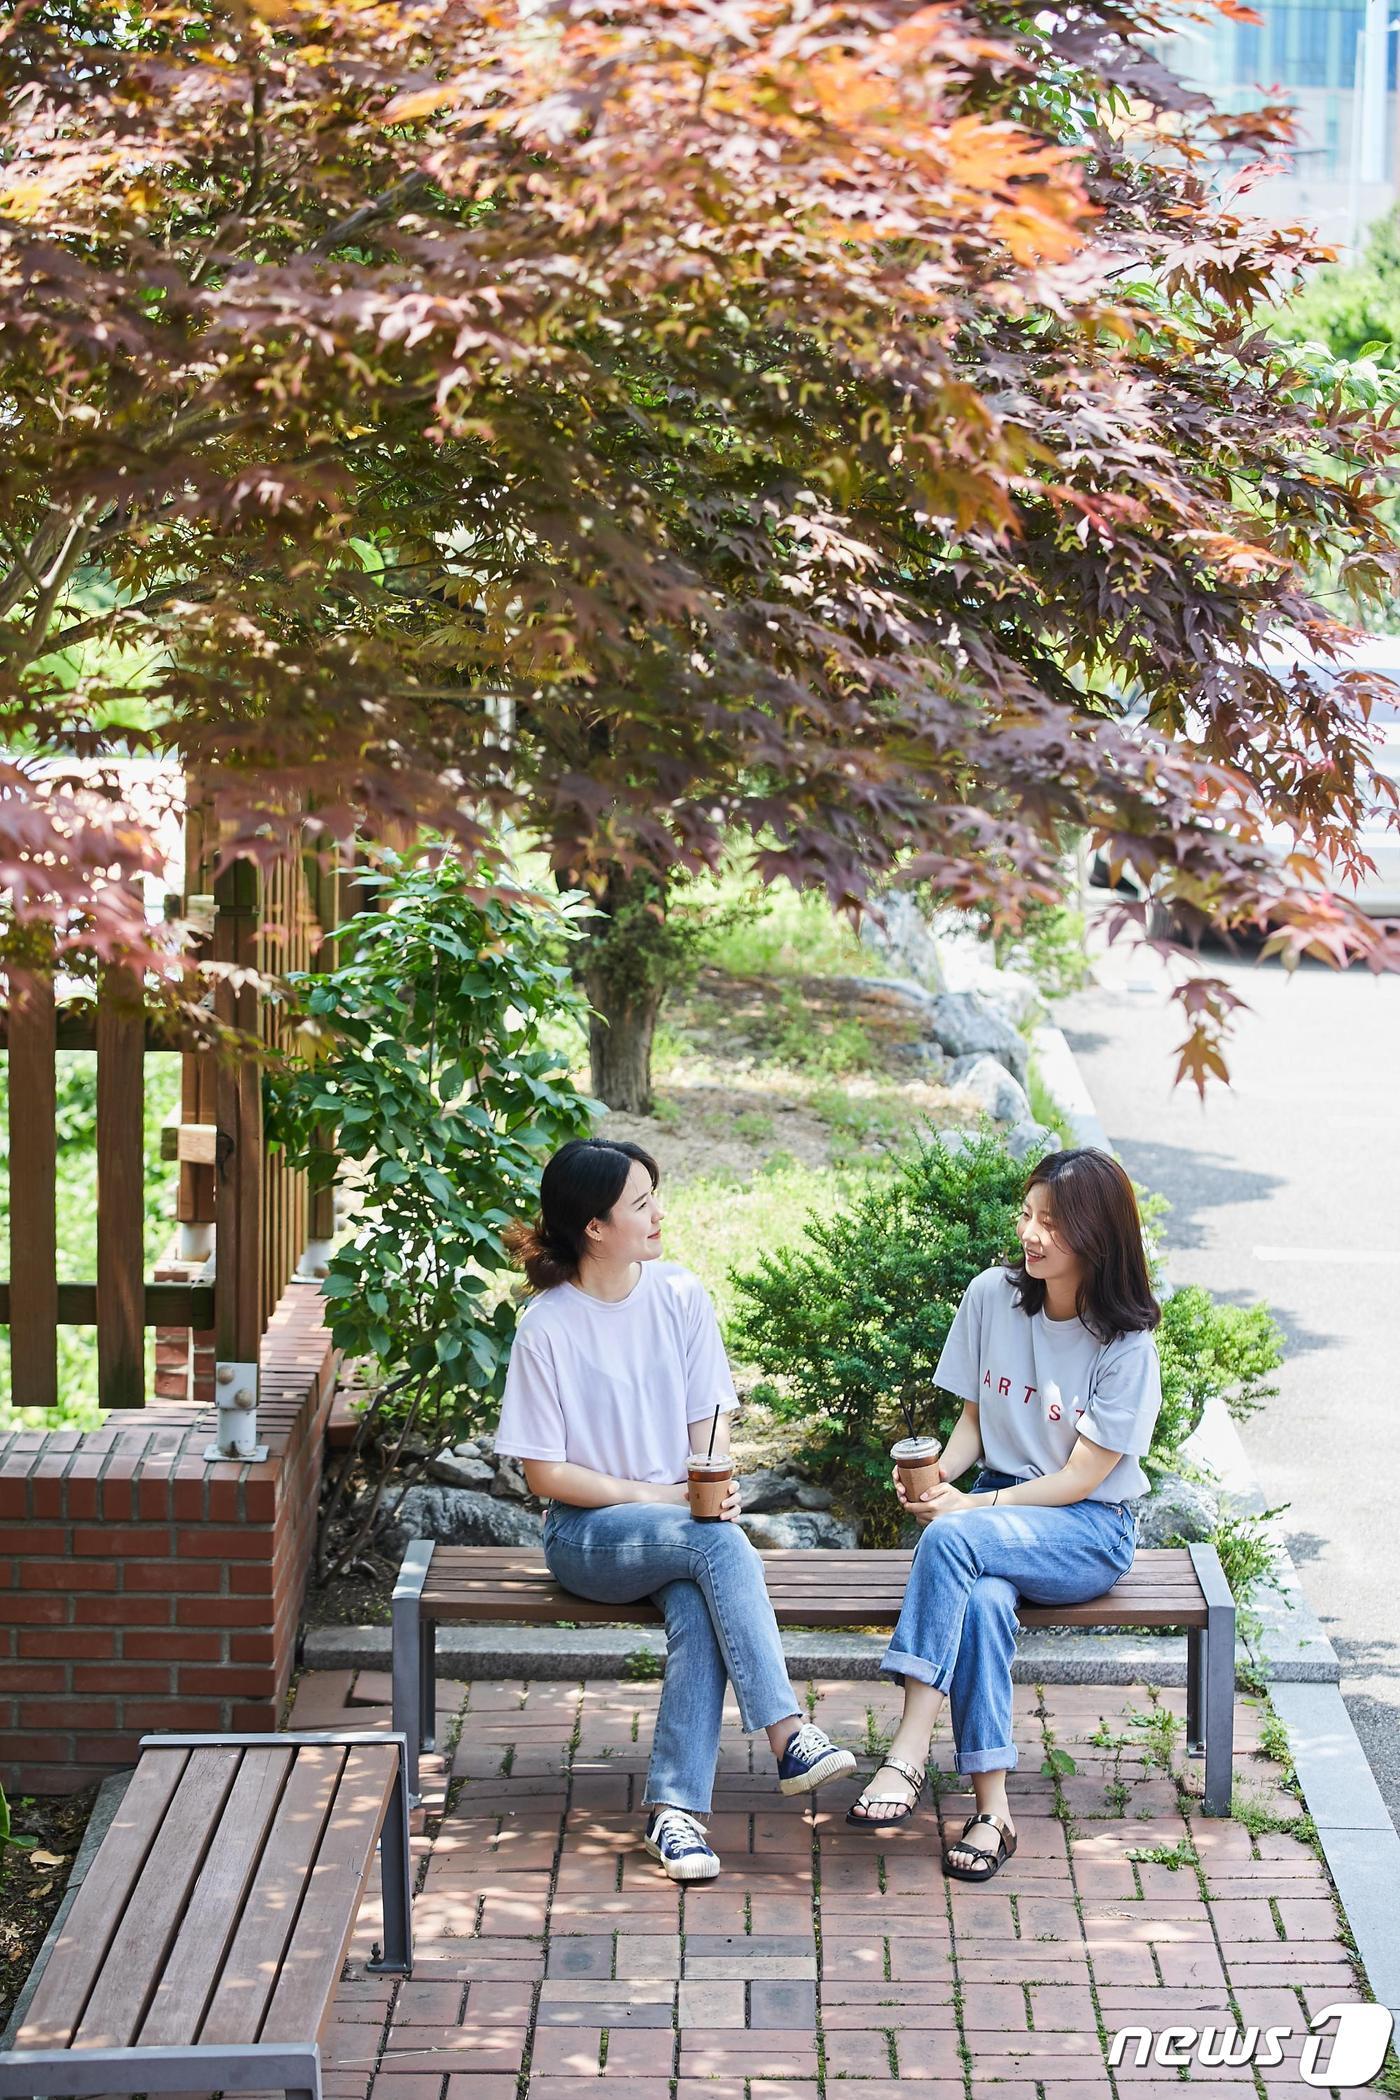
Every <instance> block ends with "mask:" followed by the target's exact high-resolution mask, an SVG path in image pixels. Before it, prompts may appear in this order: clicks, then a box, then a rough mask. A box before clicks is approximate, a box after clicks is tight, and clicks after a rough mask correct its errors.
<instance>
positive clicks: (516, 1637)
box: [302, 1625, 1186, 1686]
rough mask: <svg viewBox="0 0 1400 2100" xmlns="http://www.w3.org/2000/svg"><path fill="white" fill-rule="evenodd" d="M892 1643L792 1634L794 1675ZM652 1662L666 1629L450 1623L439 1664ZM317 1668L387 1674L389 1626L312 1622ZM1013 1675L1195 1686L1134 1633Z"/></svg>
mask: <svg viewBox="0 0 1400 2100" xmlns="http://www.w3.org/2000/svg"><path fill="white" fill-rule="evenodd" d="M887 1646H888V1639H887V1637H886V1636H885V1635H883V1634H878V1633H810V1634H804V1633H801V1632H796V1633H794V1632H791V1631H785V1632H784V1634H783V1653H784V1655H785V1656H786V1658H787V1664H788V1670H789V1672H790V1674H791V1675H792V1676H793V1677H794V1678H795V1679H797V1680H798V1681H799V1682H800V1681H802V1680H804V1679H806V1678H809V1677H816V1678H836V1679H839V1680H844V1681H860V1680H873V1679H874V1678H876V1677H878V1676H879V1674H880V1658H881V1656H882V1655H883V1654H884V1652H885V1649H886V1647H887ZM641 1655H646V1656H648V1657H650V1658H652V1660H653V1662H654V1665H655V1674H659V1673H660V1670H661V1667H662V1665H663V1664H664V1662H665V1659H666V1636H665V1635H664V1633H662V1632H661V1630H660V1628H659V1627H657V1626H654V1625H653V1626H635V1627H626V1626H580V1627H578V1628H575V1629H570V1628H566V1627H562V1626H444V1627H443V1628H442V1629H441V1631H440V1632H439V1634H438V1667H439V1670H440V1671H441V1674H442V1675H443V1676H444V1677H447V1678H453V1679H456V1680H457V1681H458V1682H461V1683H470V1682H472V1681H473V1680H475V1679H478V1678H490V1677H497V1678H505V1679H506V1680H507V1681H509V1680H511V1679H515V1678H519V1679H520V1680H521V1681H522V1682H523V1681H524V1679H526V1678H527V1677H529V1678H546V1679H573V1678H580V1677H629V1676H634V1675H635V1676H639V1677H641V1676H649V1675H651V1674H653V1672H652V1671H651V1670H650V1669H648V1668H647V1667H646V1666H645V1665H641V1666H639V1664H638V1658H639V1656H641ZM302 1662H303V1666H304V1667H305V1668H306V1669H308V1670H387V1669H388V1668H389V1662H390V1639H389V1629H388V1627H387V1626H312V1627H309V1628H308V1629H307V1632H306V1636H305V1639H304V1641H303V1644H302ZM1011 1675H1012V1677H1013V1679H1014V1681H1015V1682H1016V1683H1017V1684H1143V1683H1147V1684H1160V1685H1177V1686H1180V1685H1184V1684H1185V1682H1186V1643H1185V1641H1184V1640H1179V1639H1176V1638H1175V1637H1172V1638H1166V1639H1154V1638H1153V1637H1152V1636H1151V1635H1143V1636H1141V1637H1139V1636H1138V1635H1135V1634H1126V1633H1078V1632H1075V1631H1073V1630H1070V1631H1067V1632H1065V1633H1044V1632H1037V1633H1026V1634H1023V1635H1022V1636H1021V1639H1020V1640H1019V1642H1018V1643H1017V1647H1016V1660H1015V1662H1014V1663H1013V1664H1012V1669H1011Z"/></svg>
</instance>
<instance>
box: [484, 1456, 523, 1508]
mask: <svg viewBox="0 0 1400 2100" xmlns="http://www.w3.org/2000/svg"><path fill="white" fill-rule="evenodd" d="M491 1492H492V1494H493V1495H504V1496H506V1497H507V1498H508V1499H509V1500H510V1501H512V1502H528V1501H529V1499H530V1490H529V1488H528V1487H527V1486H526V1484H525V1469H524V1467H523V1466H522V1465H521V1463H520V1461H519V1459H518V1458H498V1459H497V1460H496V1477H495V1479H494V1480H493V1481H492V1483H491Z"/></svg>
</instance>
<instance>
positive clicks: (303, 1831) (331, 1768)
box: [199, 1743, 346, 2044]
mask: <svg viewBox="0 0 1400 2100" xmlns="http://www.w3.org/2000/svg"><path fill="white" fill-rule="evenodd" d="M345 1754H346V1753H345V1751H344V1749H342V1748H340V1747H338V1746H337V1745H335V1744H330V1743H324V1744H306V1745H303V1746H301V1747H300V1748H299V1749H298V1751H297V1761H296V1764H295V1766H294V1768H293V1770H292V1773H291V1776H290V1778H289V1779H288V1781H287V1784H286V1787H285V1788H284V1790H283V1794H282V1799H281V1801H280V1802H279V1804H278V1808H277V1815H276V1818H275V1819H274V1821H273V1825H272V1829H271V1831H270V1832H269V1834H268V1839H267V1843H266V1844H265V1845H264V1847H263V1854H262V1858H261V1860H260V1861H259V1862H258V1871H257V1876H256V1878H255V1880H254V1882H253V1886H252V1888H251V1889H250V1890H249V1892H248V1898H247V1901H246V1903H245V1904H244V1906H243V1916H242V1918H241V1919H240V1920H239V1924H238V1930H237V1932H236V1933H235V1934H234V1938H233V1945H232V1946H231V1947H230V1948H229V1950H228V1954H227V1956H226V1958H225V1961H224V1971H223V1975H222V1976H221V1977H220V1978H219V1981H218V1988H217V1990H216V1991H215V1992H214V1995H213V1998H212V1999H211V2001H210V2005H209V2010H208V2012H207V2013H206V2014H205V2016H204V2023H203V2025H202V2026H201V2028H200V2030H199V2039H200V2041H201V2042H205V2043H209V2042H216V2043H222V2044H228V2043H235V2042H253V2041H258V2040H260V2039H261V2036H260V2033H259V2030H260V2028H261V2026H262V2021H263V2014H264V2011H265V2009H266V2007H267V2004H268V2000H269V1999H270V1998H271V1996H272V1993H273V1990H274V1989H275V1987H276V1983H277V1976H278V1972H279V1970H280V1968H281V1965H282V1955H283V1950H284V1949H285V1947H286V1945H287V1942H288V1940H289V1939H290V1937H291V1933H292V1928H293V1926H294V1925H295V1923H296V1916H297V1907H298V1904H299V1903H300V1901H301V1893H302V1888H303V1885H304V1882H305V1879H306V1876H307V1874H308V1873H309V1871H310V1868H311V1864H312V1861H313V1860H314V1859H315V1857H316V1855H317V1853H318V1851H319V1850H320V1846H321V1834H322V1832H323V1831H324V1829H325V1826H326V1817H327V1815H328V1814H329V1813H330V1806H331V1802H332V1800H333V1799H334V1796H335V1788H336V1782H337V1780H338V1779H339V1777H340V1773H341V1768H342V1766H343V1765H344V1763H345Z"/></svg>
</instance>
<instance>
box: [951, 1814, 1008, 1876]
mask: <svg viewBox="0 0 1400 2100" xmlns="http://www.w3.org/2000/svg"><path fill="white" fill-rule="evenodd" d="M974 1823H990V1824H991V1826H992V1828H993V1830H994V1831H995V1832H996V1834H997V1849H996V1851H995V1852H984V1851H983V1850H982V1849H981V1847H980V1846H978V1845H964V1844H963V1843H962V1842H961V1840H960V1839H958V1838H955V1839H954V1840H953V1842H952V1844H951V1845H945V1846H944V1847H943V1871H944V1873H945V1874H951V1875H952V1877H953V1879H954V1881H990V1880H991V1878H992V1876H993V1874H998V1873H1000V1871H1001V1869H1002V1868H1003V1867H1004V1866H1005V1865H1006V1862H1007V1861H1008V1860H1009V1859H1010V1858H1011V1856H1012V1854H1013V1853H1014V1852H1015V1850H1016V1833H1015V1831H1014V1830H1011V1829H1008V1827H1007V1825H1006V1824H1005V1823H1003V1822H1002V1820H1001V1817H1000V1816H989V1815H987V1814H985V1813H983V1814H980V1815H975V1816H969V1817H968V1819H967V1821H966V1822H965V1823H964V1824H963V1827H962V1835H963V1837H966V1836H967V1833H968V1832H969V1830H971V1828H972V1826H973V1824H974ZM958 1851H962V1852H969V1853H972V1854H974V1855H975V1856H976V1857H977V1858H978V1859H979V1860H982V1861H985V1865H982V1866H977V1867H955V1866H954V1865H953V1862H952V1857H951V1855H952V1854H953V1853H954V1852H958Z"/></svg>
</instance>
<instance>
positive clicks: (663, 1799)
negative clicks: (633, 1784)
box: [642, 1786, 714, 1821]
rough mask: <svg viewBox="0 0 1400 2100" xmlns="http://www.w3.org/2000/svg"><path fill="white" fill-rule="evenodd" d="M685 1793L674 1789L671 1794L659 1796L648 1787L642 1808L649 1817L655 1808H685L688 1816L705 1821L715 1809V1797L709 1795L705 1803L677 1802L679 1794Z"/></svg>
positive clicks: (681, 1789) (679, 1789) (643, 1797)
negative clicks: (697, 1817)
mask: <svg viewBox="0 0 1400 2100" xmlns="http://www.w3.org/2000/svg"><path fill="white" fill-rule="evenodd" d="M683 1791H684V1789H683V1788H673V1789H672V1791H671V1792H670V1793H669V1794H658V1793H653V1791H652V1789H651V1788H650V1787H649V1786H648V1788H647V1790H646V1792H645V1793H644V1794H643V1795H642V1807H643V1808H644V1809H645V1810H646V1811H647V1813H648V1815H650V1813H651V1811H652V1809H654V1808H683V1809H684V1810H685V1812H686V1814H687V1815H688V1816H699V1817H700V1818H701V1820H702V1821H703V1820H704V1818H705V1817H706V1816H708V1815H709V1814H710V1813H711V1811H712V1810H713V1808H714V1795H713V1794H707V1795H706V1797H705V1799H704V1800H703V1801H680V1800H677V1798H676V1796H677V1793H680V1792H683Z"/></svg>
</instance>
